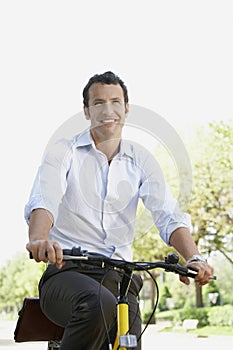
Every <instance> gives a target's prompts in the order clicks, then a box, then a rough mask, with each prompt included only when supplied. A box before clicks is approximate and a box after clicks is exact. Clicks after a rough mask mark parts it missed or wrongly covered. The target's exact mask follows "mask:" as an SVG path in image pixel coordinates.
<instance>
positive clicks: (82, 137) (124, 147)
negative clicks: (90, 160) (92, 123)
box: [74, 128, 134, 158]
mask: <svg viewBox="0 0 233 350" xmlns="http://www.w3.org/2000/svg"><path fill="white" fill-rule="evenodd" d="M74 145H75V147H85V146H91V145H92V146H93V147H95V144H94V140H93V138H92V136H91V132H90V128H88V129H85V130H84V131H82V132H81V133H80V134H78V135H77V136H76V137H75V142H74ZM119 155H120V156H124V155H126V156H129V157H131V158H133V155H134V152H133V145H132V143H130V142H129V141H127V140H125V139H122V140H121V146H120V152H119Z"/></svg>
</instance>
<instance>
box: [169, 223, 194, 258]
mask: <svg viewBox="0 0 233 350" xmlns="http://www.w3.org/2000/svg"><path fill="white" fill-rule="evenodd" d="M170 244H171V246H173V247H174V248H175V249H176V250H177V251H178V253H180V255H181V256H182V257H183V258H184V259H185V260H188V259H189V258H190V257H191V256H192V255H194V254H200V253H199V251H198V248H197V246H196V244H195V242H194V239H193V237H192V235H191V233H190V231H189V230H188V229H187V228H185V227H180V228H178V229H177V230H175V231H174V232H173V233H172V235H171V237H170Z"/></svg>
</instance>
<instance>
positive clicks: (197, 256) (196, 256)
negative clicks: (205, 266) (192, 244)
mask: <svg viewBox="0 0 233 350" xmlns="http://www.w3.org/2000/svg"><path fill="white" fill-rule="evenodd" d="M195 261H200V262H205V263H206V262H207V260H206V258H205V257H204V256H203V255H200V254H194V255H192V256H191V257H190V258H189V259H188V260H187V261H186V263H187V264H189V263H191V262H195Z"/></svg>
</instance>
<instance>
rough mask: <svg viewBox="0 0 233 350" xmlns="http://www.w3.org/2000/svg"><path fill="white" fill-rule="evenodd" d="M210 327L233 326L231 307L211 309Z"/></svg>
mask: <svg viewBox="0 0 233 350" xmlns="http://www.w3.org/2000/svg"><path fill="white" fill-rule="evenodd" d="M209 324H210V325H211V326H233V305H224V306H216V307H212V308H211V309H210V310H209Z"/></svg>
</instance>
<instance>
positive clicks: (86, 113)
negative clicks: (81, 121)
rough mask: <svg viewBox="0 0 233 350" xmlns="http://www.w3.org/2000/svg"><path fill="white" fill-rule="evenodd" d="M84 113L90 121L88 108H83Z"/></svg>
mask: <svg viewBox="0 0 233 350" xmlns="http://www.w3.org/2000/svg"><path fill="white" fill-rule="evenodd" d="M83 111H84V114H85V118H86V120H89V119H90V115H89V110H88V108H87V107H86V106H84V107H83Z"/></svg>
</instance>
